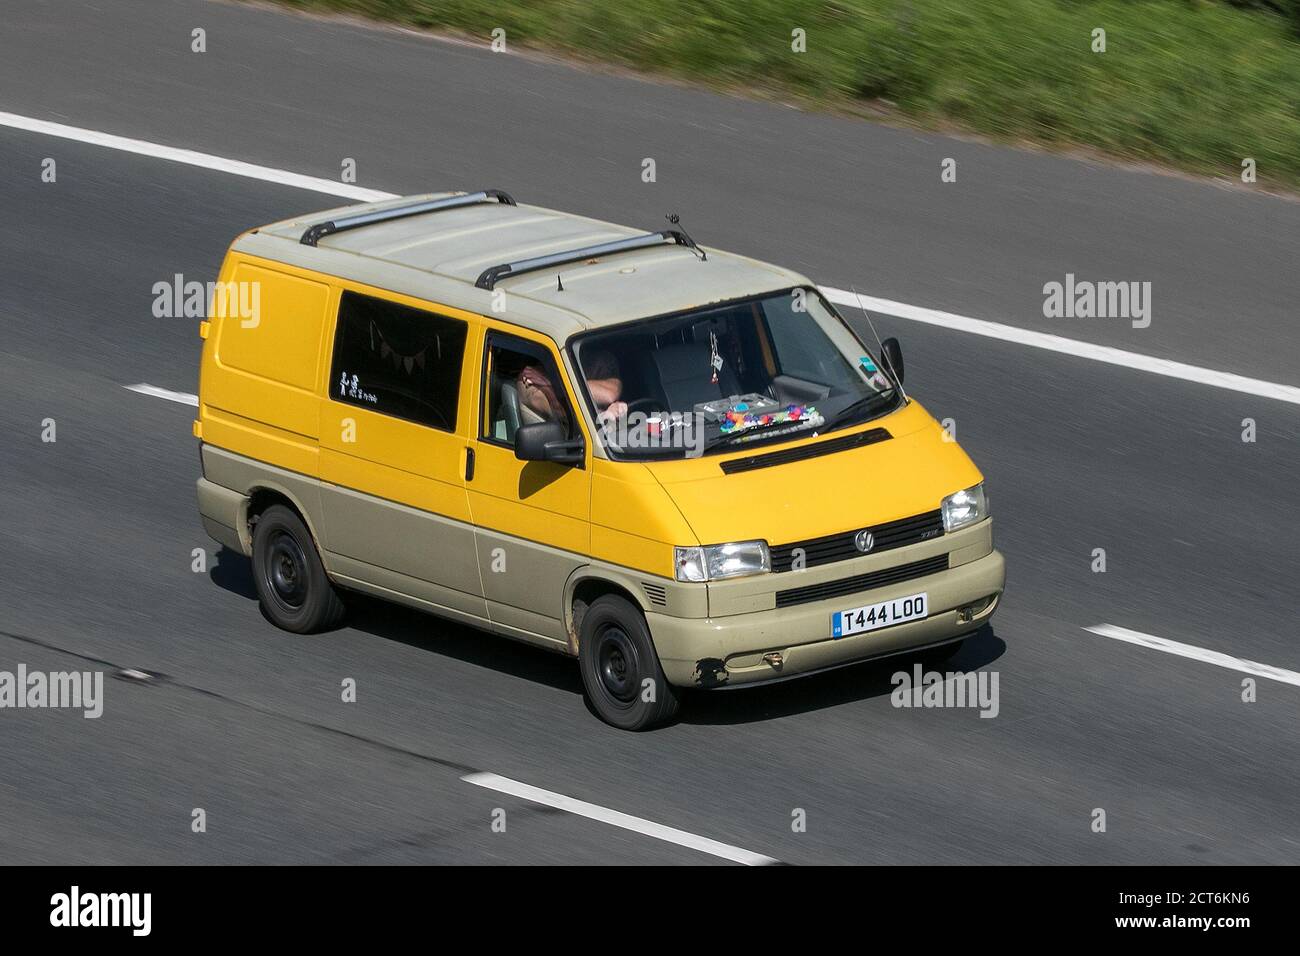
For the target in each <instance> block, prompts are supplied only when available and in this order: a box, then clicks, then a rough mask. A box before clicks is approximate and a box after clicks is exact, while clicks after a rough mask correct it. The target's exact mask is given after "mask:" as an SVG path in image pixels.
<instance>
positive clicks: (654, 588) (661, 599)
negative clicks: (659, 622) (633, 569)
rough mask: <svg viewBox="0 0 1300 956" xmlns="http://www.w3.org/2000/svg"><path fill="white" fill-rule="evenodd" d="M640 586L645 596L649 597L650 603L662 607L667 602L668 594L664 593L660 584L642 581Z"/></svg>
mask: <svg viewBox="0 0 1300 956" xmlns="http://www.w3.org/2000/svg"><path fill="white" fill-rule="evenodd" d="M641 587H642V589H644V591H645V596H646V597H647V598H649V599H650V603H651V604H656V605H658V606H659V607H663V606H664V605H665V604H667V603H668V595H667V593H665V591H664V588H663V585H662V584H648V583H646V582H645V581H642V582H641Z"/></svg>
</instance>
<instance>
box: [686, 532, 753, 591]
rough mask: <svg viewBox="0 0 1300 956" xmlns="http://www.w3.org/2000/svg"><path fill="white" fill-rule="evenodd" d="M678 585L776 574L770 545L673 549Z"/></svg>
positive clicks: (723, 545)
mask: <svg viewBox="0 0 1300 956" xmlns="http://www.w3.org/2000/svg"><path fill="white" fill-rule="evenodd" d="M673 567H674V569H675V571H676V575H677V580H678V581H718V580H720V579H722V578H739V577H743V576H744V575H746V574H762V573H763V572H764V571H771V570H772V556H771V554H769V553H768V550H767V542H766V541H735V542H732V543H731V544H710V545H706V546H705V547H703V548H673Z"/></svg>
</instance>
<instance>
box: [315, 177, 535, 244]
mask: <svg viewBox="0 0 1300 956" xmlns="http://www.w3.org/2000/svg"><path fill="white" fill-rule="evenodd" d="M485 202H499V203H501V204H502V205H505V206H514V205H516V203H515V200H514V198H513V197H512V196H511V195H510V194H509V193H508V192H503V191H502V190H500V189H484V190H480V191H479V192H476V193H462V194H461V195H459V196H445V197H443V198H442V199H426V200H424V201H422V202H417V203H411V204H410V205H409V206H390V207H389V208H387V209H376V210H374V211H372V212H359V213H356V214H355V215H352V216H340V217H339V218H338V219H331V220H329V221H328V222H318V223H316V225H314V226H310V227H308V229H307V231H306V232H304V233H303V234H302V239H300V240H299V242H301V243H302V244H303V245H304V246H314V245H316V243H317V242H318V241H319V240H320V239H322V238H323V237H325V236H328V235H332V234H333V233H336V232H344V231H346V230H348V229H359V228H360V227H361V226H373V225H374V224H375V223H377V222H389V221H391V220H393V219H405V218H406V217H407V216H419V215H423V214H424V213H426V212H441V211H442V210H444V209H460V208H462V207H464V206H477V205H478V204H479V203H485Z"/></svg>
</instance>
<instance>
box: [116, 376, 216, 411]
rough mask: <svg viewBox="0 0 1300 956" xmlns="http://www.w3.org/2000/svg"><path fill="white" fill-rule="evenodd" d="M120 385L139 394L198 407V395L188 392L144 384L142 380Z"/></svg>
mask: <svg viewBox="0 0 1300 956" xmlns="http://www.w3.org/2000/svg"><path fill="white" fill-rule="evenodd" d="M122 387H123V388H125V389H128V390H129V391H132V392H139V393H140V394H141V395H152V396H153V397H154V398H165V399H167V401H169V402H179V403H180V404H182V405H193V406H194V407H195V408H198V407H199V397H198V396H197V395H191V394H190V393H189V392H172V391H169V390H168V389H165V388H159V387H158V386H157V385H146V384H144V383H143V382H141V383H140V384H139V385H123V386H122Z"/></svg>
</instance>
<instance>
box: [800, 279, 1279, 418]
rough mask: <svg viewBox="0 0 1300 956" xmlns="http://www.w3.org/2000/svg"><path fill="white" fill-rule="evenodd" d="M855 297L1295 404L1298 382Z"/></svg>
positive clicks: (838, 296)
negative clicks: (1265, 378) (1272, 379)
mask: <svg viewBox="0 0 1300 956" xmlns="http://www.w3.org/2000/svg"><path fill="white" fill-rule="evenodd" d="M822 292H824V293H825V294H826V298H828V299H830V300H831V301H832V302H834V303H835V304H836V305H847V306H852V307H853V308H858V307H859V306H858V297H857V296H855V295H854V294H853V293H852V292H845V291H844V290H843V289H828V288H823V289H822ZM861 299H862V306H863V307H865V308H866V309H867V311H869V312H881V313H883V314H885V315H893V316H897V317H898V318H900V319H909V320H911V321H913V322H924V323H926V324H927V325H938V326H942V327H943V328H945V329H953V330H955V331H958V332H969V333H970V334H972V335H982V336H985V337H986V338H991V339H1002V340H1003V341H1004V342H1015V343H1017V344H1019V345H1029V346H1032V347H1033V348H1037V349H1046V350H1047V351H1049V352H1060V353H1062V354H1064V355H1073V356H1075V357H1076V358H1085V359H1091V360H1092V361H1094V362H1105V363H1106V364H1107V365H1120V366H1123V367H1124V368H1131V369H1137V370H1139V371H1142V372H1150V373H1151V374H1153V375H1164V376H1166V377H1168V378H1178V379H1182V380H1183V381H1185V382H1195V383H1196V384H1198V385H1209V386H1212V387H1214V388H1226V389H1229V390H1231V391H1234V392H1242V393H1244V394H1246V395H1259V396H1261V397H1263V398H1273V399H1276V400H1277V401H1279V402H1290V403H1291V404H1292V405H1300V387H1297V386H1295V385H1281V384H1279V383H1277V382H1266V381H1263V380H1262V379H1258V378H1247V377H1246V376H1244V375H1234V374H1233V373H1231V372H1221V371H1219V370H1217V369H1211V368H1201V367H1200V366H1198V365H1187V364H1184V363H1183V362H1173V361H1170V360H1169V359H1162V358H1156V357H1155V356H1152V355H1143V354H1141V353H1140V352H1126V351H1124V350H1123V349H1116V348H1111V347H1110V346H1108V345H1093V344H1092V343H1091V342H1080V341H1078V340H1076V339H1067V338H1064V337H1062V336H1059V335H1049V334H1048V333H1046V332H1035V331H1033V330H1032V329H1023V328H1020V327H1019V326H1015V325H1002V324H1001V323H998V322H986V321H984V320H983V319H972V318H969V317H967V316H964V315H956V314H954V313H952V312H940V311H938V310H936V309H926V308H922V307H920V306H916V305H908V304H906V303H904V302H891V301H890V300H888V299H877V298H874V297H872V296H866V295H864V296H862V297H861Z"/></svg>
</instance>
